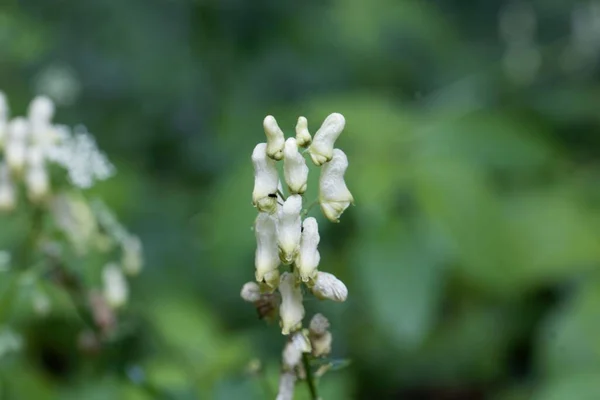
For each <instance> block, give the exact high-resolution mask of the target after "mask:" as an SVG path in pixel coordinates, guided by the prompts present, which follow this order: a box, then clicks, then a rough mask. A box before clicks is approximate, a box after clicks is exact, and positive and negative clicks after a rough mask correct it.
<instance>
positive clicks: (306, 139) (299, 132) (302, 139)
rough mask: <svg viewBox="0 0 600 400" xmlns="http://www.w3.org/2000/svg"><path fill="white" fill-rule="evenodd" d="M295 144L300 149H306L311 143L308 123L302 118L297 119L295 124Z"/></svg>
mask: <svg viewBox="0 0 600 400" xmlns="http://www.w3.org/2000/svg"><path fill="white" fill-rule="evenodd" d="M296 142H297V143H298V146H300V147H306V146H308V145H310V143H311V142H312V137H311V136H310V132H309V131H308V121H307V120H306V118H304V117H299V118H298V122H297V123H296Z"/></svg>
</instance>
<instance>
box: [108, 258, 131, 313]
mask: <svg viewBox="0 0 600 400" xmlns="http://www.w3.org/2000/svg"><path fill="white" fill-rule="evenodd" d="M102 283H103V293H104V298H105V299H106V302H107V303H108V304H109V305H110V306H111V307H113V308H118V307H121V306H122V305H124V304H125V303H126V302H127V298H128V296H129V288H128V286H127V280H126V279H125V276H124V275H123V272H122V271H121V268H119V266H118V265H117V264H114V263H110V264H107V265H106V266H105V267H104V269H103V270H102Z"/></svg>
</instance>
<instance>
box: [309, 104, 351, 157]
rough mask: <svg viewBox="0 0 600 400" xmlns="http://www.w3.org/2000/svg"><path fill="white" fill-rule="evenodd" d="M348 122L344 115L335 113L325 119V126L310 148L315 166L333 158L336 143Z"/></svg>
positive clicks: (316, 134)
mask: <svg viewBox="0 0 600 400" xmlns="http://www.w3.org/2000/svg"><path fill="white" fill-rule="evenodd" d="M345 124H346V120H345V119H344V116H343V115H342V114H338V113H333V114H331V115H329V116H328V117H327V118H325V121H324V122H323V125H321V127H320V128H319V130H318V131H317V133H315V137H314V138H313V141H312V144H311V145H310V147H309V148H308V152H309V153H310V158H311V159H312V160H313V162H314V163H315V165H323V164H325V163H326V162H327V161H329V160H331V158H332V157H333V146H334V144H335V141H336V140H337V138H338V137H339V136H340V133H342V130H344V125H345Z"/></svg>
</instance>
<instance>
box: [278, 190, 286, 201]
mask: <svg viewBox="0 0 600 400" xmlns="http://www.w3.org/2000/svg"><path fill="white" fill-rule="evenodd" d="M277 194H278V195H279V196H281V198H282V199H283V201H286V200H287V197H285V195H284V194H283V193H282V192H281V190H279V189H277Z"/></svg>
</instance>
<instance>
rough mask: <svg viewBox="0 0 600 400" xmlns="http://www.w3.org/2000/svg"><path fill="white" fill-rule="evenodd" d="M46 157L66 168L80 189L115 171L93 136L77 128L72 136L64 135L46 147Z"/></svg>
mask: <svg viewBox="0 0 600 400" xmlns="http://www.w3.org/2000/svg"><path fill="white" fill-rule="evenodd" d="M48 159H50V160H51V161H53V162H55V163H57V164H58V165H60V166H62V167H63V168H65V169H66V170H67V173H68V176H69V181H70V182H71V183H72V184H73V185H74V186H77V187H79V188H82V189H87V188H89V187H91V186H92V185H93V184H94V182H96V181H103V180H106V179H108V178H110V177H111V176H112V175H113V174H114V173H115V167H114V166H113V165H112V164H111V163H110V161H108V159H107V158H106V156H105V155H104V153H102V152H101V151H100V150H99V149H98V147H97V145H96V141H95V140H94V138H93V137H92V136H91V135H90V134H89V133H88V132H87V131H85V129H84V128H81V127H80V128H79V129H78V130H77V131H76V132H75V134H74V135H73V136H65V137H63V139H62V140H61V141H60V142H59V143H57V144H56V145H54V146H51V147H50V148H49V149H48Z"/></svg>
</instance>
